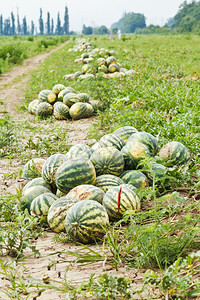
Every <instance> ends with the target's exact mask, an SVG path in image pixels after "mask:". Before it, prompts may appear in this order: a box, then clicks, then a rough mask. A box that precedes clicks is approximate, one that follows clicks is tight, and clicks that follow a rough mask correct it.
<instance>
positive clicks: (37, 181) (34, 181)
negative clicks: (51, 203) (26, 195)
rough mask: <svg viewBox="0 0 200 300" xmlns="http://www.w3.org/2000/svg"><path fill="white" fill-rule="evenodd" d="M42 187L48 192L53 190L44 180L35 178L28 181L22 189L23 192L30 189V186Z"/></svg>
mask: <svg viewBox="0 0 200 300" xmlns="http://www.w3.org/2000/svg"><path fill="white" fill-rule="evenodd" d="M37 185H40V186H44V187H46V188H47V189H48V190H50V191H51V192H52V190H53V188H52V186H51V185H50V184H49V183H47V182H46V180H44V179H43V178H42V177H37V178H34V179H32V180H30V181H29V182H28V183H27V184H26V185H25V186H24V187H23V191H25V190H27V189H28V188H30V187H32V186H37Z"/></svg>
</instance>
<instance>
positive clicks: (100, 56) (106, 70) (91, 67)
mask: <svg viewBox="0 0 200 300" xmlns="http://www.w3.org/2000/svg"><path fill="white" fill-rule="evenodd" d="M69 51H76V52H83V53H82V54H81V57H79V58H77V59H75V63H78V64H83V66H82V68H81V70H80V71H76V72H75V73H72V74H66V75H65V76H64V78H65V80H69V79H73V80H76V79H78V80H82V79H88V78H95V75H97V74H98V75H100V76H103V77H105V78H114V77H124V76H130V75H133V74H134V73H135V71H134V70H132V69H131V70H128V69H126V68H123V67H122V66H121V64H120V63H119V62H118V61H117V59H116V53H115V52H114V51H113V50H108V49H105V48H101V49H99V48H95V47H93V46H92V45H91V44H90V43H88V41H87V40H84V39H81V40H78V44H77V45H76V46H75V47H74V48H73V49H69Z"/></svg>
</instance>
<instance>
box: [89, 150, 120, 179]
mask: <svg viewBox="0 0 200 300" xmlns="http://www.w3.org/2000/svg"><path fill="white" fill-rule="evenodd" d="M90 159H91V162H92V163H93V164H94V167H95V170H96V174H97V176H99V175H103V174H112V175H116V176H119V175H121V173H122V172H123V170H124V158H123V154H122V153H121V152H120V151H119V150H117V149H116V148H114V147H104V148H100V149H97V150H95V151H94V152H93V153H92V155H91V157H90Z"/></svg>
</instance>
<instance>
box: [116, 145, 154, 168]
mask: <svg viewBox="0 0 200 300" xmlns="http://www.w3.org/2000/svg"><path fill="white" fill-rule="evenodd" d="M121 152H122V154H123V156H124V160H125V169H128V170H132V169H136V168H137V167H138V164H139V163H140V162H141V160H142V159H145V158H148V157H150V156H151V154H150V152H149V148H148V147H147V146H146V145H145V144H142V143H139V142H131V141H130V142H127V144H126V145H125V146H124V147H123V148H122V150H121Z"/></svg>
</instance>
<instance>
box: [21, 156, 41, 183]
mask: <svg viewBox="0 0 200 300" xmlns="http://www.w3.org/2000/svg"><path fill="white" fill-rule="evenodd" d="M44 163H45V159H43V158H32V159H30V160H29V161H28V162H27V163H26V164H25V166H24V168H23V171H22V177H23V178H36V177H39V176H41V172H42V166H43V164H44Z"/></svg>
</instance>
